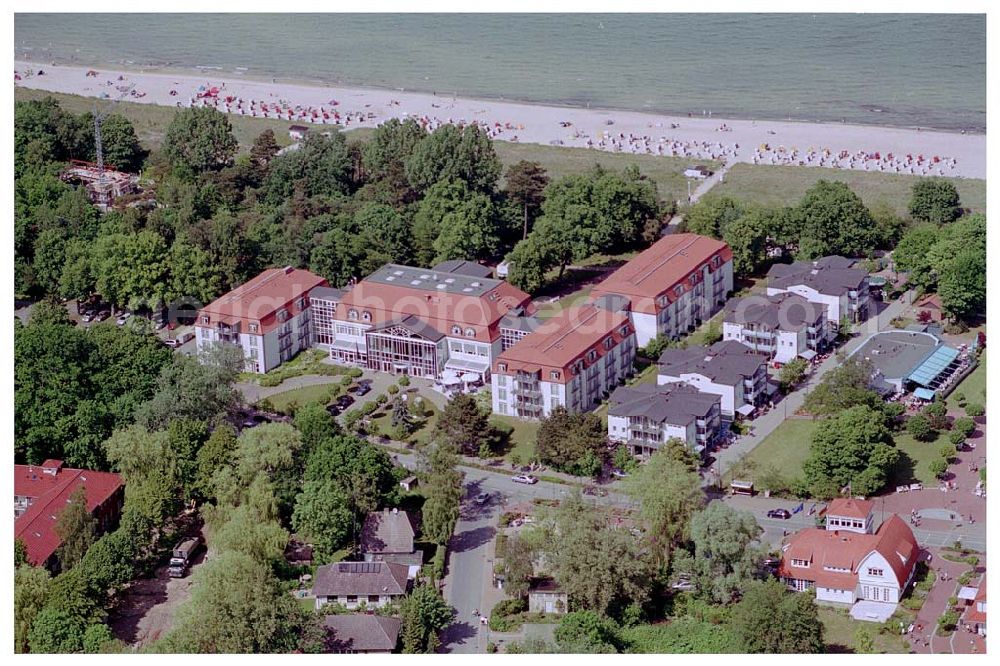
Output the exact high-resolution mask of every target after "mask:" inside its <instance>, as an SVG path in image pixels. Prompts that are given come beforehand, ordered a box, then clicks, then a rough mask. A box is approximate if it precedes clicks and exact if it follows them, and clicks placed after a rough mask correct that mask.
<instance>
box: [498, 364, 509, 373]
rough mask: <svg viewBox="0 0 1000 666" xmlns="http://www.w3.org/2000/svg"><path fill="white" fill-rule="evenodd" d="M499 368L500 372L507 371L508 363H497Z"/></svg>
mask: <svg viewBox="0 0 1000 666" xmlns="http://www.w3.org/2000/svg"><path fill="white" fill-rule="evenodd" d="M497 370H499V371H500V372H507V364H506V363H497Z"/></svg>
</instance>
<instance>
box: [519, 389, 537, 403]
mask: <svg viewBox="0 0 1000 666" xmlns="http://www.w3.org/2000/svg"><path fill="white" fill-rule="evenodd" d="M514 397H515V398H518V399H519V400H520V399H531V400H534V399H536V398H541V397H542V392H541V391H540V390H538V389H517V388H515V389H514Z"/></svg>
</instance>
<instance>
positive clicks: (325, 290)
mask: <svg viewBox="0 0 1000 666" xmlns="http://www.w3.org/2000/svg"><path fill="white" fill-rule="evenodd" d="M343 297H344V290H343V289H335V288H334V287H313V289H312V291H310V292H309V298H312V299H319V300H321V301H336V302H338V303H339V302H340V299H342V298H343Z"/></svg>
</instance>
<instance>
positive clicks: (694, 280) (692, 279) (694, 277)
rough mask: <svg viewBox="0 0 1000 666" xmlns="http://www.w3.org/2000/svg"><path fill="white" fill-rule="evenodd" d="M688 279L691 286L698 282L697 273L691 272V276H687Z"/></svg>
mask: <svg viewBox="0 0 1000 666" xmlns="http://www.w3.org/2000/svg"><path fill="white" fill-rule="evenodd" d="M688 281H689V282H690V283H691V286H692V287H693V286H695V285H696V284H698V274H697V273H695V274H692V275H691V277H690V278H688Z"/></svg>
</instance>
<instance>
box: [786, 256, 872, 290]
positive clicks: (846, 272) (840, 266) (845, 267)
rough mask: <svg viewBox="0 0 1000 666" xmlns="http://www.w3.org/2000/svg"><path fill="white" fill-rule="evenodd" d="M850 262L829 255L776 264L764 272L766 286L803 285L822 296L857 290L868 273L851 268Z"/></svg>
mask: <svg viewBox="0 0 1000 666" xmlns="http://www.w3.org/2000/svg"><path fill="white" fill-rule="evenodd" d="M853 263H854V262H853V261H851V260H850V259H844V258H843V257H837V256H830V257H823V258H821V259H817V260H816V261H812V262H808V261H796V262H795V263H793V264H775V265H774V266H771V268H770V270H768V271H767V286H768V287H772V288H774V289H789V288H791V287H794V286H796V285H800V284H802V285H806V286H808V287H811V288H813V289H815V290H816V291H818V292H819V293H821V294H828V295H831V296H840V295H843V294H844V293H846V292H848V291H851V290H855V289H858V288H859V287H861V284H862V282H864V280H865V278H867V277H868V273H867V272H866V271H863V270H861V269H859V268H850V267H849V266H851V265H853Z"/></svg>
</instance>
